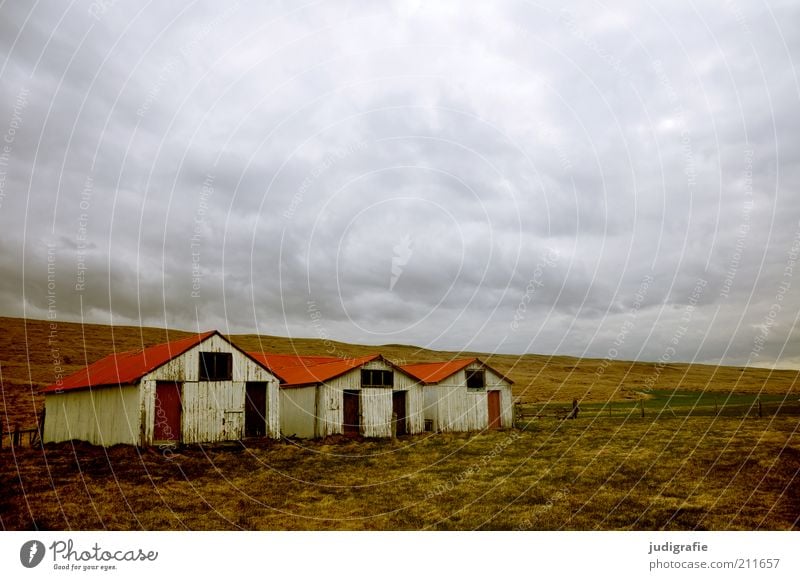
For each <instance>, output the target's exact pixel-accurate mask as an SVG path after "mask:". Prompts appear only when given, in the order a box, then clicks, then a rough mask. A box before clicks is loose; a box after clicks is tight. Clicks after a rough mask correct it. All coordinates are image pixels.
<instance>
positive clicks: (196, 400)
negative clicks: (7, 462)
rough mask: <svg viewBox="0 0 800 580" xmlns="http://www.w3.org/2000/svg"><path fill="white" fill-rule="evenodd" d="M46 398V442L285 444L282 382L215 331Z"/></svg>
mask: <svg viewBox="0 0 800 580" xmlns="http://www.w3.org/2000/svg"><path fill="white" fill-rule="evenodd" d="M42 392H43V393H44V397H45V421H44V434H43V441H44V442H45V443H48V442H58V441H68V440H71V439H78V440H83V441H88V442H89V443H93V444H96V445H106V446H107V445H114V444H117V443H127V444H131V445H157V444H162V443H207V442H214V441H225V440H237V439H241V438H243V437H248V436H250V437H272V438H277V437H280V420H279V412H278V411H279V407H278V406H279V400H278V379H277V378H276V377H275V376H274V375H273V374H272V373H271V372H269V370H268V369H266V368H265V367H264V366H263V365H262V364H260V363H259V362H257V361H256V360H254V359H253V358H252V357H251V356H249V355H248V354H246V353H245V352H244V351H242V350H240V349H239V348H238V347H236V346H234V345H233V344H232V343H231V342H230V341H229V340H228V339H227V338H225V337H224V336H222V335H221V334H220V333H219V332H217V331H210V332H206V333H203V334H197V335H193V336H190V337H188V338H183V339H180V340H176V341H173V342H168V343H165V344H159V345H157V346H152V347H149V348H145V349H144V350H139V351H134V352H122V353H114V354H111V355H109V356H107V357H105V358H103V359H101V360H99V361H97V362H95V363H93V364H91V365H89V366H88V367H86V368H84V369H83V370H81V371H78V372H77V373H75V374H73V375H70V376H68V377H66V378H65V379H63V380H61V381H59V382H58V383H56V384H54V385H50V386H48V387H45V388H44V389H43V390H42Z"/></svg>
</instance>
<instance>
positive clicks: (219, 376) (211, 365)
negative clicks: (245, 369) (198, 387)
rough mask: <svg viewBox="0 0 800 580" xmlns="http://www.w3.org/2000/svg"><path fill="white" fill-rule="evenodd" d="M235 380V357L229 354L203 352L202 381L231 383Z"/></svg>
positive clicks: (201, 359) (201, 358) (201, 363)
mask: <svg viewBox="0 0 800 580" xmlns="http://www.w3.org/2000/svg"><path fill="white" fill-rule="evenodd" d="M232 378H233V355H232V354H231V353H229V352H201V353H200V380H201V381H230V380H231V379H232Z"/></svg>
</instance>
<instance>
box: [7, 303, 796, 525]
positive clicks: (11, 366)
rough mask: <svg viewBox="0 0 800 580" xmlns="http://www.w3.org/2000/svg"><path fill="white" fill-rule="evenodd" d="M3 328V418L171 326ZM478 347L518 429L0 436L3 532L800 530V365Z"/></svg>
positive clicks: (360, 349)
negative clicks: (641, 359) (206, 436)
mask: <svg viewBox="0 0 800 580" xmlns="http://www.w3.org/2000/svg"><path fill="white" fill-rule="evenodd" d="M0 327H2V330H3V332H2V333H0V348H2V351H0V352H2V353H3V355H2V359H0V387H1V389H0V394H2V398H1V399H0V402H2V408H0V413H2V414H1V415H0V418H1V419H2V422H3V427H4V428H6V429H7V428H8V427H11V426H13V425H16V424H19V425H22V426H27V425H32V424H34V423H35V419H36V414H37V412H38V411H39V409H40V408H41V404H42V398H41V396H40V395H39V394H38V388H39V387H41V386H44V385H47V384H50V383H52V382H53V381H54V380H55V379H54V377H55V374H56V373H58V372H63V373H69V372H72V371H74V370H77V369H79V368H80V367H81V366H83V365H84V364H86V363H87V362H92V361H94V360H97V359H98V358H100V357H102V356H105V355H106V354H108V353H110V352H113V351H115V350H116V351H123V350H133V349H138V348H141V347H142V346H148V345H151V344H155V343H158V342H163V341H165V340H174V339H177V338H180V337H182V336H185V333H182V332H176V331H165V330H161V329H149V328H133V327H114V328H113V329H112V328H110V327H106V326H97V325H86V326H81V325H76V324H67V323H58V324H56V325H55V326H54V327H51V326H50V325H49V324H48V323H47V322H43V321H32V320H28V321H24V320H20V319H8V318H5V319H0ZM232 339H233V341H234V342H235V343H236V344H237V345H238V346H240V347H241V348H244V349H246V350H255V349H258V348H263V349H264V350H267V351H273V352H298V353H301V354H313V353H315V354H330V355H336V356H346V355H356V354H363V353H367V352H381V353H383V354H384V355H385V356H387V357H388V358H390V359H392V360H395V361H401V362H402V361H405V362H417V361H427V360H437V359H439V360H441V359H442V358H443V357H447V356H452V354H453V353H437V352H433V351H428V350H425V349H419V348H416V347H407V346H398V345H391V346H386V347H374V346H359V345H347V344H342V343H323V342H322V341H320V340H314V339H298V340H290V339H286V338H276V337H258V336H253V335H246V336H244V335H243V336H234V337H232ZM464 354H466V353H464ZM469 354H473V353H469ZM480 356H482V355H480ZM482 358H484V359H485V360H487V361H488V362H489V363H490V364H492V365H493V366H495V367H496V368H498V369H499V370H501V371H503V372H506V373H507V374H508V375H509V376H510V378H512V379H513V380H514V381H515V385H514V394H515V397H516V398H517V399H518V400H519V401H520V403H521V408H522V409H524V410H525V412H526V414H528V417H527V419H526V420H524V421H523V422H522V423H520V424H519V426H520V427H524V428H523V429H517V430H508V431H500V432H491V433H482V434H472V435H468V434H458V435H456V434H425V435H419V436H413V437H408V438H401V439H400V440H398V441H390V440H380V441H376V440H359V441H353V440H348V439H339V438H333V439H328V440H324V441H313V442H309V441H302V442H300V441H293V440H285V441H280V442H266V441H265V442H261V443H246V444H242V443H230V444H227V445H224V446H214V447H202V446H192V447H184V448H180V449H177V450H175V451H172V450H159V449H153V448H151V449H145V450H141V449H136V448H133V447H126V446H117V447H112V448H109V449H102V448H97V447H92V446H89V445H86V444H80V443H75V444H74V445H73V444H70V443H65V444H59V445H48V446H45V448H44V449H42V448H36V447H33V448H31V447H22V448H16V449H13V450H12V449H9V448H8V445H7V444H6V446H5V447H4V448H3V449H0V490H2V493H0V529H57V530H61V529H125V530H127V529H192V530H208V529H214V530H216V529H274V530H299V529H336V530H343V529H358V530H362V529H367V530H376V529H378V530H386V529H388V530H397V529H401V530H406V529H412V530H417V529H459V530H472V529H502V530H510V529H517V530H527V529H547V530H558V529H580V530H593V529H645V530H650V529H746V530H755V529H779V530H786V529H797V528H798V526H799V525H800V524H799V523H798V517H799V516H800V440H799V439H798V426H800V401H798V398H800V389H799V387H800V385H799V384H798V372H797V371H769V370H764V369H742V368H734V367H715V366H708V365H686V364H668V365H661V366H658V365H654V364H651V363H631V362H626V361H600V360H591V359H575V358H569V357H547V356H542V355H522V356H511V355H501V356H491V357H488V356H487V357H482ZM573 399H577V400H579V404H580V409H581V412H580V415H579V418H578V419H577V420H574V421H560V420H557V419H556V418H555V417H556V416H557V415H558V414H559V413H561V412H562V411H563V410H565V409H569V408H570V407H571V402H572V400H573ZM759 402H760V403H761V407H762V409H761V411H762V412H761V417H759V416H758V415H759V413H758V403H759ZM642 411H644V417H642V416H641V415H642ZM537 415H538V416H539V418H532V417H535V416H537ZM6 443H7V441H6Z"/></svg>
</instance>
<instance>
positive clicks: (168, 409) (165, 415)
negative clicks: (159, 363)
mask: <svg viewBox="0 0 800 580" xmlns="http://www.w3.org/2000/svg"><path fill="white" fill-rule="evenodd" d="M181 407H182V405H181V383H175V382H172V381H158V382H157V383H156V416H155V419H154V422H155V423H154V427H155V428H154V429H153V440H154V441H180V440H181V410H182V409H181Z"/></svg>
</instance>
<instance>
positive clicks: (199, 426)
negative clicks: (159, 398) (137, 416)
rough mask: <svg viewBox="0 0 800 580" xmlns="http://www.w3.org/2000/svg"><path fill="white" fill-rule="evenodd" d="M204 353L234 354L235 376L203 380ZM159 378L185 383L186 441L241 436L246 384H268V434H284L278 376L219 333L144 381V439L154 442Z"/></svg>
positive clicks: (223, 439) (183, 431) (242, 434)
mask: <svg viewBox="0 0 800 580" xmlns="http://www.w3.org/2000/svg"><path fill="white" fill-rule="evenodd" d="M201 352H229V353H232V354H233V374H232V379H233V380H231V381H198V378H199V373H200V353H201ZM156 381H178V382H183V413H182V415H181V431H182V441H183V442H185V443H205V442H213V441H226V440H235V439H240V438H241V437H243V436H244V400H245V383H247V382H250V381H253V382H265V383H267V417H266V420H267V425H266V432H267V436H268V437H272V438H279V437H280V402H279V395H278V381H277V379H276V378H275V377H274V376H273V375H272V374H271V373H269V371H267V370H265V369H263V368H262V367H260V366H259V365H257V364H256V363H255V362H253V361H252V360H251V359H249V358H248V357H246V356H245V355H244V354H242V353H241V352H239V351H238V350H236V349H235V348H233V347H232V346H231V345H230V344H229V343H228V342H227V341H226V340H224V339H222V338H221V337H219V336H216V335H215V336H212V337H210V338H209V339H208V340H206V341H204V342H203V343H201V344H199V345H197V346H195V347H194V348H192V349H190V350H189V351H187V352H185V353H184V354H182V355H181V356H179V357H177V358H175V359H173V360H171V361H170V362H168V363H167V364H165V365H164V366H162V367H161V368H159V369H156V370H155V371H154V372H152V373H150V374H149V375H146V376H145V377H144V378H143V380H142V382H141V384H142V390H141V393H142V399H141V405H142V406H141V414H142V425H143V426H144V429H143V438H144V441H145V442H147V443H152V442H153V428H154V419H155V389H156Z"/></svg>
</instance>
